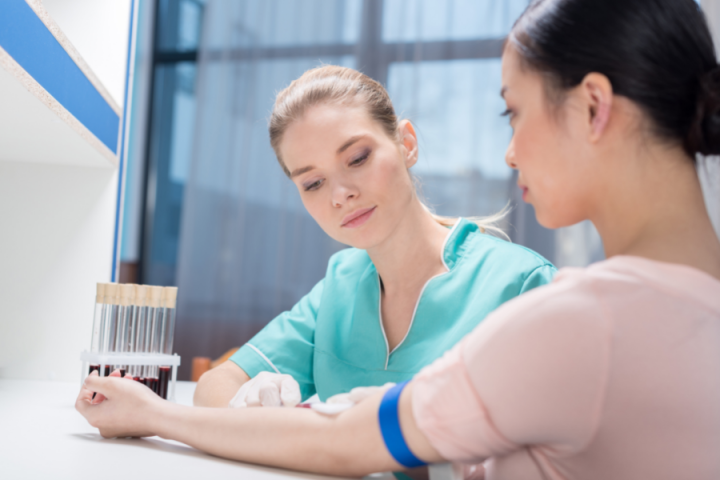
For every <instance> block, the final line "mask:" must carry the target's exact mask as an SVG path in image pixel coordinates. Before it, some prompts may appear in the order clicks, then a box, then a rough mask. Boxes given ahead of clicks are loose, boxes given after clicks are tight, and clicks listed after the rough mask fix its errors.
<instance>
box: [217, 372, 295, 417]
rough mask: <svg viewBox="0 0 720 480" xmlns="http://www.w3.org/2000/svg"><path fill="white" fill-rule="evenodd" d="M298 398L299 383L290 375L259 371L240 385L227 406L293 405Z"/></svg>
mask: <svg viewBox="0 0 720 480" xmlns="http://www.w3.org/2000/svg"><path fill="white" fill-rule="evenodd" d="M300 400H301V398H300V385H298V383H297V382H296V381H295V379H294V378H293V377H292V376H290V375H283V374H280V373H270V372H260V373H259V374H258V375H256V376H255V378H252V379H250V380H249V381H248V382H246V383H245V384H243V386H242V387H240V390H238V392H237V393H236V394H235V396H234V397H233V399H232V400H230V404H229V405H228V406H229V407H230V408H241V407H294V406H295V405H297V404H298V403H300Z"/></svg>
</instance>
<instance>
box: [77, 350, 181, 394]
mask: <svg viewBox="0 0 720 480" xmlns="http://www.w3.org/2000/svg"><path fill="white" fill-rule="evenodd" d="M80 361H81V362H82V374H81V376H80V383H82V382H84V381H85V377H87V376H88V373H89V367H90V365H100V370H99V371H98V374H100V376H103V373H104V371H105V367H106V366H108V365H150V366H169V367H172V376H171V378H170V386H169V388H168V400H169V401H171V402H175V382H176V381H177V367H179V366H180V356H179V355H178V354H177V353H176V354H174V355H165V354H159V353H95V352H88V351H87V350H85V351H83V352H82V353H81V354H80Z"/></svg>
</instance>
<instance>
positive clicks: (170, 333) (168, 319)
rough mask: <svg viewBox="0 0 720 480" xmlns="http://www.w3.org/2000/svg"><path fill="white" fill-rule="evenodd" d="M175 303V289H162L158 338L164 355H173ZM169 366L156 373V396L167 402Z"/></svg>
mask: <svg viewBox="0 0 720 480" xmlns="http://www.w3.org/2000/svg"><path fill="white" fill-rule="evenodd" d="M176 303H177V287H165V288H163V309H162V310H163V315H162V319H163V322H162V330H161V336H160V351H161V352H162V353H164V354H165V355H172V354H173V351H172V350H173V337H174V336H175V305H176ZM169 380H170V366H169V365H163V366H161V367H160V371H159V372H158V381H159V386H158V395H160V396H161V397H162V398H164V399H165V400H167V396H168V382H169Z"/></svg>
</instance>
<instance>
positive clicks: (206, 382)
mask: <svg viewBox="0 0 720 480" xmlns="http://www.w3.org/2000/svg"><path fill="white" fill-rule="evenodd" d="M213 373H214V372H213V371H212V370H208V371H207V372H205V373H203V374H202V375H201V376H200V378H199V379H198V383H197V386H196V387H195V393H194V394H193V405H195V406H196V407H212V406H215V405H213V402H212V395H210V391H211V390H212V389H213V385H214V384H215V383H216V380H217V379H215V378H214V377H215V376H216V375H214V374H213Z"/></svg>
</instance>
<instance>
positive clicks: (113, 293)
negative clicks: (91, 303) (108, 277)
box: [105, 283, 120, 305]
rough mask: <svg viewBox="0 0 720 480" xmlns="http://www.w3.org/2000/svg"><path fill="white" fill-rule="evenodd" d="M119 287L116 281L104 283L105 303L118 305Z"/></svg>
mask: <svg viewBox="0 0 720 480" xmlns="http://www.w3.org/2000/svg"><path fill="white" fill-rule="evenodd" d="M119 302H120V288H119V286H118V284H117V283H106V284H105V303H106V304H108V305H119Z"/></svg>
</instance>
